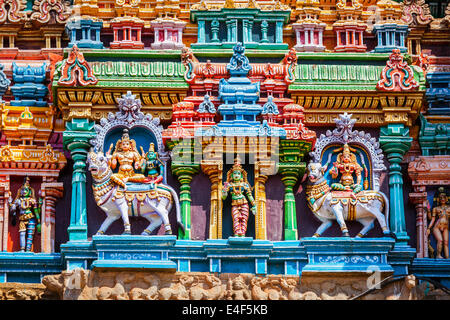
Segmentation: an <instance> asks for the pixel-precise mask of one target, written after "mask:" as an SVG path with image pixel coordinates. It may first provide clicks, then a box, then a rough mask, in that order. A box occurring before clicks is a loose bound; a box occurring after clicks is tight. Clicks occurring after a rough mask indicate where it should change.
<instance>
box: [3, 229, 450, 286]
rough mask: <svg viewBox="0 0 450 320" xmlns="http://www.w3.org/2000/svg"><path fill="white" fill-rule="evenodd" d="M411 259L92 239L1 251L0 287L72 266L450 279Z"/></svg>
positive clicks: (324, 248)
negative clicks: (46, 248)
mask: <svg viewBox="0 0 450 320" xmlns="http://www.w3.org/2000/svg"><path fill="white" fill-rule="evenodd" d="M414 256H415V249H414V248H411V247H409V246H407V245H399V244H398V243H395V241H394V240H393V239H391V238H363V239H359V238H358V239H356V238H303V239H302V240H291V241H269V240H255V239H253V238H251V237H244V238H235V237H230V238H228V239H208V240H204V241H198V240H177V239H176V238H175V236H151V237H145V236H137V235H136V236H94V237H93V240H92V241H69V242H67V243H65V244H63V245H61V253H53V254H44V253H19V252H16V253H12V252H11V253H10V252H2V253H0V282H24V283H27V282H28V283H33V282H34V283H38V282H40V280H41V279H42V277H43V276H45V275H48V274H58V273H61V272H62V271H63V270H73V269H75V268H83V269H94V268H100V269H117V270H123V269H133V270H136V269H139V270H154V271H156V270H157V271H167V272H175V271H178V272H217V273H250V274H260V275H266V274H281V275H298V276H302V275H308V274H316V275H317V274H320V273H322V272H323V273H353V274H361V273H365V274H367V272H368V271H372V272H373V271H374V270H379V271H380V272H386V273H394V275H406V274H410V273H413V274H415V275H417V276H422V277H429V278H435V279H436V280H438V281H441V280H442V281H450V260H446V259H428V258H427V259H414Z"/></svg>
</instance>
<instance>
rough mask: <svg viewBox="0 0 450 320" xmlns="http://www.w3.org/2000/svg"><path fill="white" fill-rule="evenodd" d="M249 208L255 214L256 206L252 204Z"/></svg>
mask: <svg viewBox="0 0 450 320" xmlns="http://www.w3.org/2000/svg"><path fill="white" fill-rule="evenodd" d="M251 210H252V213H253V215H255V214H256V206H253V207H252V209H251Z"/></svg>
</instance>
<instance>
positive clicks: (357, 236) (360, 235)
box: [356, 233, 364, 238]
mask: <svg viewBox="0 0 450 320" xmlns="http://www.w3.org/2000/svg"><path fill="white" fill-rule="evenodd" d="M362 237H364V235H363V234H362V233H358V234H357V235H356V238H362Z"/></svg>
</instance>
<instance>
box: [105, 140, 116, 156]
mask: <svg viewBox="0 0 450 320" xmlns="http://www.w3.org/2000/svg"><path fill="white" fill-rule="evenodd" d="M113 147H114V144H113V143H111V145H110V146H109V149H108V151H107V152H106V154H107V155H110V154H111V151H112V148H113Z"/></svg>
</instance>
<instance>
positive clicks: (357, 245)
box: [302, 238, 395, 274]
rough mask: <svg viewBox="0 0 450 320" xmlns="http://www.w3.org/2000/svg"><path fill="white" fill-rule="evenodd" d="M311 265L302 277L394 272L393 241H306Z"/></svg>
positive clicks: (356, 239) (384, 239) (306, 267)
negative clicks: (375, 271)
mask: <svg viewBox="0 0 450 320" xmlns="http://www.w3.org/2000/svg"><path fill="white" fill-rule="evenodd" d="M302 243H303V245H304V246H305V250H306V254H307V256H308V264H307V265H306V266H305V267H304V268H303V270H302V274H305V273H316V272H337V273H340V272H354V273H367V272H368V271H373V270H374V269H376V270H378V271H380V272H393V271H394V269H393V268H392V267H391V266H390V265H389V264H388V261H387V256H388V253H389V251H390V250H391V249H392V248H393V247H394V244H395V240H394V239H391V238H366V239H358V238H303V239H302Z"/></svg>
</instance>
